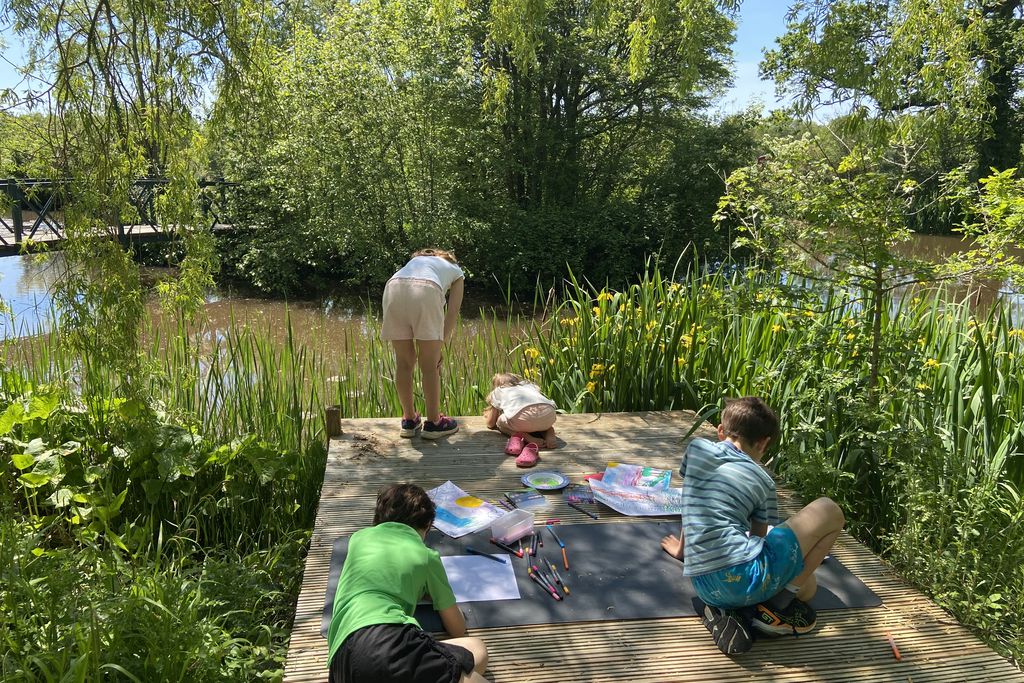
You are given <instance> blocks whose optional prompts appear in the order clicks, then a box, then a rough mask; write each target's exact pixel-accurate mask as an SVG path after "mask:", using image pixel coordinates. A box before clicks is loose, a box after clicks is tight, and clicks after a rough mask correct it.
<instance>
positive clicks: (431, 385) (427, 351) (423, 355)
mask: <svg viewBox="0 0 1024 683" xmlns="http://www.w3.org/2000/svg"><path fill="white" fill-rule="evenodd" d="M416 345H417V346H418V347H419V363H420V377H421V378H422V379H423V402H424V403H425V404H426V409H427V419H428V420H430V421H431V422H434V423H435V424H436V423H437V421H438V420H439V419H441V342H440V341H426V340H423V339H420V340H419V341H417V342H416Z"/></svg>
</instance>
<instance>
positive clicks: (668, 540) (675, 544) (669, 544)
mask: <svg viewBox="0 0 1024 683" xmlns="http://www.w3.org/2000/svg"><path fill="white" fill-rule="evenodd" d="M661 549H662V550H664V551H665V552H666V553H668V554H669V555H671V556H672V557H674V558H676V559H677V560H682V559H683V539H681V538H679V537H677V536H671V535H670V536H666V537H665V538H663V539H661Z"/></svg>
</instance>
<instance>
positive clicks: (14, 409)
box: [0, 401, 25, 436]
mask: <svg viewBox="0 0 1024 683" xmlns="http://www.w3.org/2000/svg"><path fill="white" fill-rule="evenodd" d="M24 418H25V408H24V406H22V405H21V402H20V401H17V402H15V403H12V404H11V405H9V406H7V410H5V411H4V413H3V415H0V436H3V435H5V434H8V433H10V431H11V430H12V429H14V425H20V424H21V423H22V422H24Z"/></svg>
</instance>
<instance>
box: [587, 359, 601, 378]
mask: <svg viewBox="0 0 1024 683" xmlns="http://www.w3.org/2000/svg"><path fill="white" fill-rule="evenodd" d="M603 374H604V365H602V364H601V363H594V364H593V365H592V366H591V367H590V378H591V379H594V378H595V377H600V376H601V375H603Z"/></svg>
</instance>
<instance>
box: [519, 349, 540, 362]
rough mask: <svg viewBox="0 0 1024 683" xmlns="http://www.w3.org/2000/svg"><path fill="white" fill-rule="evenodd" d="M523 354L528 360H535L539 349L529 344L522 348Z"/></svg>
mask: <svg viewBox="0 0 1024 683" xmlns="http://www.w3.org/2000/svg"><path fill="white" fill-rule="evenodd" d="M523 355H524V356H526V357H527V358H529V359H530V360H537V356H539V355H540V351H538V350H537V349H535V348H533V347H532V346H531V347H529V348H526V349H524V350H523Z"/></svg>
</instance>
